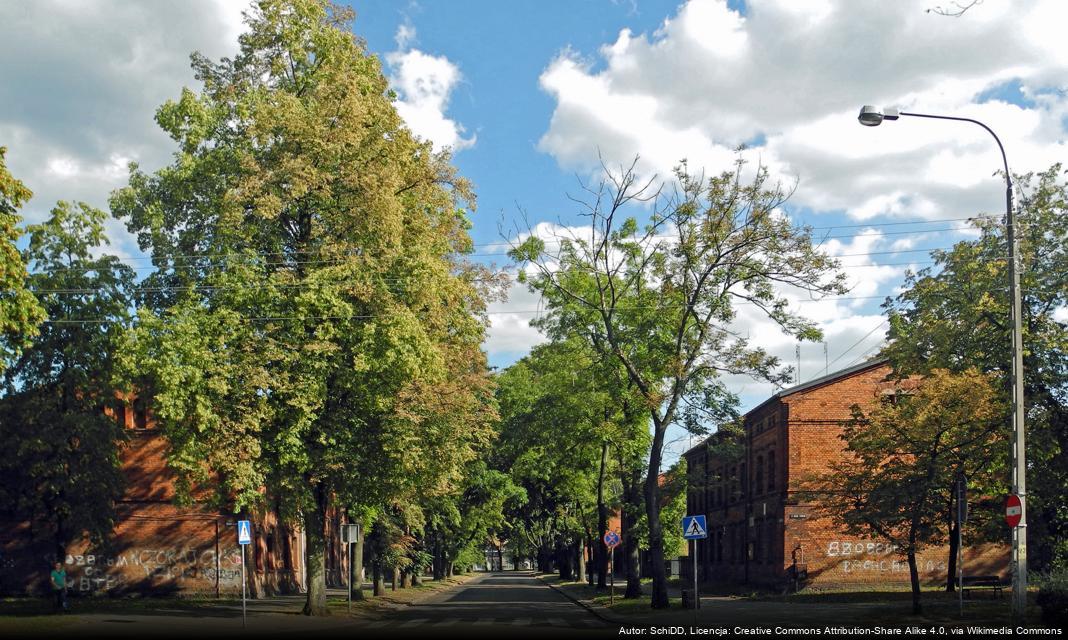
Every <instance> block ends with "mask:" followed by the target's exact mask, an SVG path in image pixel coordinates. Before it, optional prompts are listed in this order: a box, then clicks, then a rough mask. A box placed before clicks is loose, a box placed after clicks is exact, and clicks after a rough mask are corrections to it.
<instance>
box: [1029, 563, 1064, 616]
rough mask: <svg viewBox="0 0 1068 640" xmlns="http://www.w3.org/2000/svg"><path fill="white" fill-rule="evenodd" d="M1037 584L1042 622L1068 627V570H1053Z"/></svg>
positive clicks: (1037, 600) (1037, 599)
mask: <svg viewBox="0 0 1068 640" xmlns="http://www.w3.org/2000/svg"><path fill="white" fill-rule="evenodd" d="M1036 582H1037V583H1038V597H1037V598H1036V602H1037V603H1038V606H1040V607H1042V622H1043V623H1044V624H1049V625H1052V626H1060V627H1063V626H1065V625H1068V568H1064V567H1062V568H1060V569H1053V570H1051V571H1050V572H1049V573H1047V574H1045V575H1043V576H1041V577H1040V578H1039V579H1038V580H1037V581H1036Z"/></svg>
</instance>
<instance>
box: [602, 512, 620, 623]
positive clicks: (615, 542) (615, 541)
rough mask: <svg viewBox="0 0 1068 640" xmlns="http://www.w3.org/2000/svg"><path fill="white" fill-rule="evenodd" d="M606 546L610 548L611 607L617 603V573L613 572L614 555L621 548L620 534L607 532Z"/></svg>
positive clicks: (605, 535)
mask: <svg viewBox="0 0 1068 640" xmlns="http://www.w3.org/2000/svg"><path fill="white" fill-rule="evenodd" d="M604 546H606V547H608V580H609V587H608V594H609V595H608V604H609V606H611V605H613V604H615V602H616V573H615V571H613V570H612V555H613V552H614V551H615V549H616V547H618V546H619V534H618V533H616V532H615V531H612V530H608V531H605V533H604Z"/></svg>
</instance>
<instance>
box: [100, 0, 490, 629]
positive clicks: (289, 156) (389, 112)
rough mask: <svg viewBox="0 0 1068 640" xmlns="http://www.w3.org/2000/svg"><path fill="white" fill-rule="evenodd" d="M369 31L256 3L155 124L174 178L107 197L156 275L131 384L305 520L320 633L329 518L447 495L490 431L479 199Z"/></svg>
mask: <svg viewBox="0 0 1068 640" xmlns="http://www.w3.org/2000/svg"><path fill="white" fill-rule="evenodd" d="M352 18H353V14H352V12H351V10H349V9H347V8H340V7H337V6H334V5H331V4H328V3H326V2H324V1H322V0H261V1H260V2H257V3H256V5H255V6H254V7H253V9H252V10H251V11H250V12H249V13H248V14H247V17H246V22H247V27H248V31H247V32H246V33H245V34H244V35H242V36H241V38H240V51H239V53H238V54H237V56H236V57H235V58H234V59H232V60H230V59H223V60H221V61H219V62H212V61H209V60H207V59H205V58H204V57H202V56H199V55H194V56H193V68H194V71H195V73H196V76H197V78H198V79H199V80H201V81H202V82H203V85H204V87H203V90H202V91H201V92H200V93H195V92H193V91H190V90H184V91H183V92H182V95H181V98H180V99H179V100H177V101H172V102H168V103H167V104H165V105H164V106H163V107H161V108H160V109H159V111H158V113H157V121H158V122H159V124H160V126H161V127H162V128H163V129H164V130H165V131H167V132H168V133H169V134H170V135H171V137H172V138H173V139H174V140H175V142H176V143H177V144H178V147H179V151H178V152H177V153H176V154H175V159H174V162H173V163H172V164H171V165H170V166H168V167H165V168H163V169H161V170H160V171H158V172H156V173H155V174H152V175H148V174H145V173H143V172H141V171H140V170H138V169H137V168H136V167H134V169H133V171H132V173H131V177H130V186H129V187H127V188H125V189H122V190H119V191H118V192H116V193H115V194H114V196H113V198H112V208H113V211H114V212H115V214H116V215H117V216H119V217H120V218H122V219H125V220H126V222H127V225H128V227H129V229H130V230H131V231H132V232H133V233H135V234H137V236H138V239H139V241H140V243H141V246H142V248H143V249H144V250H146V251H149V252H150V253H151V254H152V257H153V260H154V264H155V265H156V266H157V271H156V272H155V273H154V274H152V275H151V276H150V277H149V278H148V279H147V280H148V281H147V283H146V286H145V288H144V290H145V291H146V293H147V295H146V297H145V300H144V302H145V303H146V309H145V310H144V311H143V314H142V318H141V323H140V327H139V329H138V330H137V331H136V332H135V333H134V334H133V337H132V339H131V344H130V353H131V354H133V355H131V358H130V363H131V366H130V367H129V368H128V369H129V370H130V371H134V370H135V365H136V364H137V363H140V365H141V368H140V373H141V374H143V375H141V376H140V379H139V380H137V382H138V383H139V384H141V385H143V386H145V387H146V388H147V389H148V390H149V391H150V392H151V394H152V396H153V397H154V398H155V400H154V402H155V403H156V409H157V415H158V416H159V418H160V422H161V426H162V428H163V432H164V434H165V435H166V436H167V437H168V438H169V439H170V440H171V442H172V444H173V445H174V446H173V451H172V454H171V463H172V465H174V466H175V468H176V469H178V470H179V471H180V472H182V475H183V476H184V477H187V478H192V479H205V478H207V477H209V476H211V477H213V478H217V479H218V482H217V483H216V486H217V487H218V489H219V492H218V494H219V495H218V497H219V498H220V500H224V501H225V500H231V499H232V500H234V501H235V506H236V508H237V509H248V508H253V507H256V506H257V505H262V504H263V500H262V496H263V494H262V491H261V490H262V489H263V488H266V490H267V493H268V494H269V495H271V496H272V498H274V500H275V501H276V504H278V505H279V506H280V508H281V509H282V511H283V515H286V516H289V517H297V518H299V519H300V520H301V522H302V524H303V529H304V531H305V534H306V538H307V546H306V564H307V567H308V600H307V604H306V607H305V612H306V613H308V614H315V615H318V614H324V613H326V606H325V566H324V552H325V545H324V537H323V536H324V531H325V521H326V514H327V512H328V511H329V509H330V508H331V507H332V506H341V507H347V508H351V509H353V510H355V511H360V510H361V509H364V508H368V507H371V508H386V507H388V506H389V505H390V504H392V502H393V500H395V499H398V498H403V497H405V496H408V495H411V494H412V493H413V492H414V491H415V490H417V489H418V490H421V491H426V492H435V491H442V492H445V491H449V490H451V488H452V487H453V486H455V484H456V483H457V482H458V480H459V478H460V475H461V469H462V468H463V465H464V464H465V463H466V462H467V461H469V460H470V459H471V458H473V457H474V456H475V454H476V452H477V450H478V448H479V447H481V446H484V445H485V443H486V442H487V441H488V438H489V436H490V434H491V431H492V421H493V417H492V407H491V403H492V391H491V387H490V385H491V381H490V379H489V377H488V376H487V374H486V370H485V369H486V367H485V357H484V355H483V354H482V352H481V351H480V350H479V348H478V345H479V343H480V342H481V339H482V334H483V331H484V327H485V315H484V302H483V300H484V298H483V293H484V290H483V288H482V285H481V284H480V280H482V279H483V278H484V276H485V274H484V273H483V272H481V271H479V270H477V269H475V268H473V267H471V266H470V265H467V264H466V263H465V262H464V261H463V260H462V255H461V254H462V253H463V252H467V251H470V250H471V241H470V238H469V236H468V234H467V228H468V226H469V223H468V221H467V218H466V211H465V210H464V209H463V208H462V207H463V205H464V204H465V203H466V204H473V198H472V196H471V193H470V189H469V186H468V185H467V183H466V182H465V181H464V180H463V179H461V178H459V177H458V176H457V175H456V173H455V171H454V169H453V168H452V166H451V165H450V164H449V158H448V155H447V154H444V153H442V154H435V153H434V152H433V150H432V147H431V145H430V143H429V142H422V141H419V140H417V139H416V138H414V137H413V135H412V134H411V132H410V131H409V130H408V129H407V128H405V126H404V124H403V122H402V121H401V120H400V118H399V116H398V115H397V112H396V109H395V108H394V105H393V95H392V93H391V92H390V91H389V88H388V83H387V81H386V79H385V78H384V77H383V75H382V72H381V69H380V67H379V62H378V60H377V58H375V57H373V56H371V55H368V54H367V52H366V51H365V49H364V46H363V44H362V43H361V42H360V41H359V40H358V39H357V38H356V37H354V36H353V34H352V32H351V30H350V29H351V21H352Z"/></svg>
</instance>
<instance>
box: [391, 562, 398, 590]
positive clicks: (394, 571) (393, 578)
mask: <svg viewBox="0 0 1068 640" xmlns="http://www.w3.org/2000/svg"><path fill="white" fill-rule="evenodd" d="M389 574H390V582H391V584H390V589H389V590H390V591H396V590H397V578H398V576H399V575H400V571H398V570H397V567H390V568H389Z"/></svg>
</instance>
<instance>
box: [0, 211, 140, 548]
mask: <svg viewBox="0 0 1068 640" xmlns="http://www.w3.org/2000/svg"><path fill="white" fill-rule="evenodd" d="M105 220H106V215H105V214H104V212H102V211H100V210H98V209H94V208H92V207H90V206H89V205H87V204H85V203H79V204H77V205H74V204H70V203H66V202H60V203H59V204H58V205H57V206H56V208H55V209H53V210H52V214H51V216H50V217H49V218H48V219H47V220H46V221H44V222H42V223H41V224H37V225H31V226H30V227H29V228H28V231H29V234H30V242H29V246H28V247H27V248H26V250H25V251H24V252H23V256H22V257H23V259H24V260H25V261H26V263H27V264H28V265H29V266H30V267H31V269H32V271H33V272H32V273H31V274H30V276H29V277H28V279H27V283H28V285H29V287H30V288H31V289H32V290H33V292H34V293H36V294H37V296H39V298H40V300H41V303H42V304H43V306H44V309H45V311H46V313H47V314H48V317H49V320H48V321H47V322H46V323H45V324H43V325H42V326H41V329H40V333H39V335H38V336H37V337H36V339H35V340H34V341H33V343H32V345H30V346H29V347H27V348H25V349H24V350H23V351H22V353H21V354H20V355H19V357H18V358H17V359H15V360H14V362H13V363H12V365H11V367H10V368H9V369H8V370H7V372H6V381H5V382H6V384H5V397H4V398H3V400H2V401H0V411H2V413H3V417H2V419H0V440H2V441H3V442H4V443H5V444H6V445H7V446H8V447H10V448H11V454H10V455H8V456H5V457H4V459H3V461H0V478H2V481H0V505H4V507H5V508H7V509H11V510H13V511H14V514H13V515H15V516H17V517H20V518H25V519H27V520H29V521H30V522H32V523H33V527H34V528H35V529H37V533H38V534H39V535H43V536H45V537H47V538H49V539H50V540H51V541H52V543H53V546H54V548H55V552H56V554H57V555H58V556H59V557H63V555H65V554H66V548H67V546H68V545H70V544H71V543H72V542H75V541H77V540H80V539H81V537H82V536H83V534H88V535H89V536H90V538H91V539H92V540H93V541H95V542H103V541H104V540H105V539H106V538H107V536H108V535H109V534H110V533H111V530H112V523H113V519H114V502H115V500H117V499H118V498H119V497H120V496H121V492H122V473H121V469H120V464H119V453H118V447H119V443H120V441H121V440H122V439H123V435H124V429H123V427H122V426H121V425H120V424H119V423H118V422H117V421H116V420H115V419H114V418H113V417H111V416H109V415H105V412H104V407H110V408H117V406H116V405H117V401H116V397H115V393H114V387H113V386H112V384H111V383H112V368H113V365H114V359H115V353H116V352H117V345H118V344H119V343H120V339H121V337H122V334H123V331H124V329H125V325H126V324H127V322H128V320H129V306H130V300H129V297H128V296H129V290H130V288H131V287H132V285H133V280H134V274H133V271H132V270H131V269H130V268H129V267H127V266H125V265H123V264H121V263H120V262H119V260H118V259H117V258H116V257H114V256H111V255H106V254H105V255H98V254H99V252H100V250H101V248H102V247H104V246H105V245H106V244H107V238H106V236H105V235H104V221H105Z"/></svg>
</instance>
